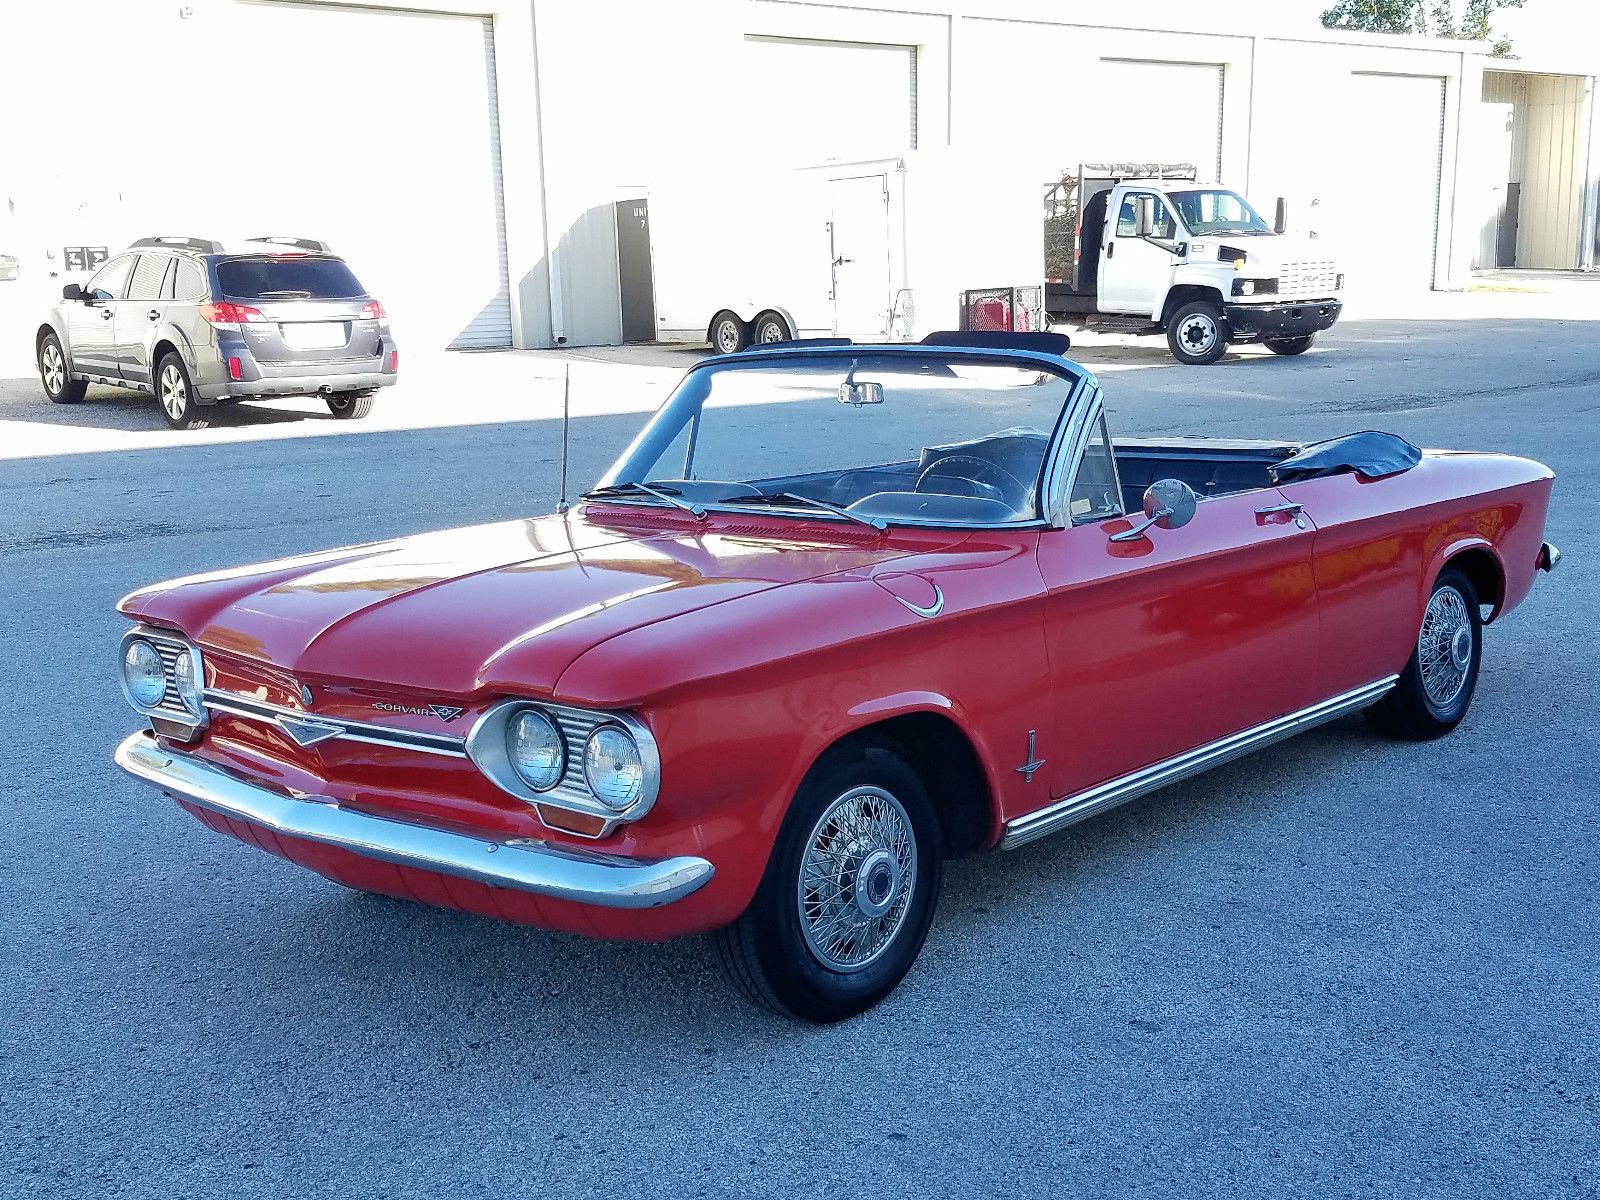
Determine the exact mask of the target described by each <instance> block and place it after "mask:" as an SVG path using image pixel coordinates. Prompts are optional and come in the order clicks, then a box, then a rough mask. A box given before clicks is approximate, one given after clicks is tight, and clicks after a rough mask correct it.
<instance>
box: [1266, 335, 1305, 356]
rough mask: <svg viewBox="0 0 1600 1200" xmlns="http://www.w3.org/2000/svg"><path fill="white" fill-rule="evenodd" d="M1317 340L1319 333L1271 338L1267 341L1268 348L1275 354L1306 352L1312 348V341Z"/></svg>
mask: <svg viewBox="0 0 1600 1200" xmlns="http://www.w3.org/2000/svg"><path fill="white" fill-rule="evenodd" d="M1316 340H1317V335H1316V334H1314V333H1308V334H1306V335H1305V336H1304V337H1292V338H1271V339H1269V340H1268V342H1267V349H1268V350H1271V351H1272V352H1273V353H1274V354H1304V353H1305V352H1306V351H1307V350H1309V349H1311V343H1312V342H1314V341H1316Z"/></svg>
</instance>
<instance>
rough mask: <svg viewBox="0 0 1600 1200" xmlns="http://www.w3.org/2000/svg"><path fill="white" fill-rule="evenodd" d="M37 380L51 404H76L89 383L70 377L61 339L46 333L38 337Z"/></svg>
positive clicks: (86, 390) (70, 373)
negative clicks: (42, 386)
mask: <svg viewBox="0 0 1600 1200" xmlns="http://www.w3.org/2000/svg"><path fill="white" fill-rule="evenodd" d="M38 366H39V382H40V383H42V384H43V385H44V394H45V395H46V396H47V397H48V398H49V400H50V403H52V404H78V403H80V402H81V401H82V400H83V397H84V396H85V395H86V394H87V393H88V391H89V385H88V384H87V383H85V382H84V381H83V380H81V379H74V378H72V369H71V365H70V364H69V363H68V361H67V352H66V350H65V349H63V348H62V345H61V339H59V338H58V337H56V335H55V334H53V333H47V334H45V335H44V337H42V338H40V339H39V363H38Z"/></svg>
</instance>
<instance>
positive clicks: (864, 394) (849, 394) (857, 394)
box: [839, 379, 883, 408]
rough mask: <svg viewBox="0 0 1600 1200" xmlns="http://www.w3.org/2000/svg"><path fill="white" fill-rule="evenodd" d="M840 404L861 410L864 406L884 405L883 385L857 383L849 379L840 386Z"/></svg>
mask: <svg viewBox="0 0 1600 1200" xmlns="http://www.w3.org/2000/svg"><path fill="white" fill-rule="evenodd" d="M839 403H840V404H848V405H851V406H852V407H854V408H860V407H861V406H862V405H863V404H882V403H883V384H881V383H856V382H855V381H854V380H851V379H847V380H845V381H844V382H843V383H841V384H840V385H839Z"/></svg>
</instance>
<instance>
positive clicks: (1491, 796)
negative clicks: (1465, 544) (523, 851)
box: [0, 283, 1600, 1200]
mask: <svg viewBox="0 0 1600 1200" xmlns="http://www.w3.org/2000/svg"><path fill="white" fill-rule="evenodd" d="M1581 293H1582V294H1579V290H1577V289H1575V290H1574V293H1573V298H1572V299H1570V300H1564V301H1563V303H1562V306H1561V309H1560V311H1561V312H1562V313H1566V314H1567V315H1566V316H1565V317H1564V318H1563V319H1559V320H1558V319H1554V316H1555V315H1558V314H1552V313H1551V312H1549V311H1546V310H1543V309H1540V308H1538V307H1537V306H1535V305H1533V304H1526V305H1522V304H1519V303H1517V302H1515V301H1514V300H1513V301H1507V302H1505V303H1500V302H1499V301H1498V300H1494V299H1493V298H1474V297H1465V298H1460V305H1461V308H1460V311H1458V312H1454V313H1451V314H1446V315H1442V316H1437V317H1435V318H1431V319H1427V320H1413V321H1406V320H1369V321H1360V320H1357V321H1351V322H1349V323H1346V324H1343V325H1341V326H1339V327H1338V328H1337V329H1336V330H1335V331H1333V334H1332V335H1331V336H1327V337H1325V338H1324V339H1323V340H1322V341H1321V342H1320V343H1319V346H1318V348H1317V349H1316V350H1314V351H1313V352H1312V353H1310V354H1308V355H1306V356H1305V357H1303V358H1299V359H1280V358H1274V357H1272V356H1270V355H1267V354H1265V353H1263V352H1260V351H1257V350H1248V349H1247V350H1244V351H1242V352H1241V353H1239V354H1238V355H1235V356H1232V357H1230V359H1228V360H1227V361H1225V362H1224V363H1222V364H1220V365H1219V366H1216V367H1213V368H1208V369H1186V368H1182V367H1178V366H1175V365H1173V364H1172V363H1171V360H1170V359H1168V358H1167V357H1166V355H1165V350H1164V348H1162V347H1159V346H1158V345H1157V344H1156V343H1141V344H1137V345H1131V344H1121V343H1117V344H1107V345H1093V346H1087V347H1086V348H1085V349H1084V350H1083V353H1082V357H1083V359H1084V361H1085V362H1086V364H1087V365H1088V366H1089V367H1090V368H1091V369H1093V370H1096V371H1099V372H1100V373H1101V374H1102V377H1103V381H1104V383H1105V386H1106V391H1107V402H1108V405H1109V407H1110V410H1111V415H1112V419H1113V421H1114V422H1115V430H1116V431H1117V432H1120V433H1125V434H1139V433H1158V432H1159V433H1201V434H1206V433H1214V434H1226V435H1242V436H1262V437H1286V438H1300V439H1313V438H1317V437H1322V436H1328V435H1332V434H1336V433H1342V432H1347V431H1350V430H1354V429H1363V428H1382V429H1388V430H1392V431H1394V432H1396V433H1399V434H1402V435H1404V436H1406V437H1408V438H1411V439H1412V440H1414V441H1416V442H1418V443H1421V444H1423V445H1428V446H1449V447H1465V448H1475V449H1497V450H1505V451H1509V452H1512V453H1517V454H1526V455H1531V456H1533V457H1535V458H1538V459H1541V460H1543V461H1544V462H1546V463H1548V464H1550V465H1551V466H1552V467H1553V468H1554V469H1555V470H1556V472H1557V475H1558V481H1557V485H1556V493H1555V501H1554V505H1553V509H1552V513H1551V518H1550V525H1549V535H1548V536H1549V537H1550V538H1551V539H1552V540H1553V541H1555V542H1556V543H1558V544H1559V545H1560V546H1561V548H1562V550H1563V551H1564V552H1565V554H1566V560H1565V561H1564V562H1563V563H1562V565H1561V569H1560V570H1559V571H1557V572H1556V573H1555V574H1553V575H1551V576H1547V577H1545V576H1541V578H1540V580H1539V582H1538V583H1537V585H1536V587H1535V591H1534V594H1533V596H1532V597H1531V598H1530V600H1529V601H1528V602H1527V603H1526V605H1525V606H1524V607H1523V608H1522V609H1520V610H1518V611H1517V612H1515V613H1513V614H1511V615H1510V616H1509V617H1508V618H1506V620H1505V621H1504V622H1503V623H1501V624H1496V625H1494V626H1492V627H1491V628H1490V629H1489V631H1488V633H1487V659H1486V663H1485V667H1484V670H1483V674H1482V678H1481V680H1480V683H1479V689H1478V695H1477V699H1476V702H1475V704H1474V707H1473V709H1472V711H1471V713H1470V715H1469V716H1468V718H1467V720H1466V722H1465V723H1464V724H1463V725H1462V727H1461V728H1460V729H1459V730H1458V731H1457V732H1456V733H1455V734H1454V735H1452V736H1451V737H1449V738H1447V739H1445V740H1444V741H1441V742H1436V743H1430V744H1426V745H1401V744H1396V743H1393V742H1388V741H1384V740H1382V739H1380V738H1379V737H1377V736H1376V735H1375V734H1374V733H1373V732H1372V731H1370V730H1369V728H1368V727H1367V725H1366V724H1365V723H1364V722H1363V721H1362V720H1361V719H1359V718H1354V719H1348V720H1344V721H1340V722H1338V723H1336V724H1334V725H1331V726H1328V727H1326V728H1324V729H1321V730H1319V731H1316V732H1313V733H1311V734H1308V735H1305V736H1302V737H1300V738H1298V739H1296V740H1294V741H1292V742H1289V743H1286V744H1284V745H1282V746H1279V747H1276V748H1274V749H1271V750H1268V751H1266V752H1264V753H1261V754H1258V755H1256V756H1255V757H1253V758H1249V759H1246V760H1244V761H1241V762H1237V763H1234V764H1232V765H1229V766H1227V767H1224V768H1222V769H1219V770H1217V771H1214V772H1212V773H1211V774H1209V775H1206V776H1203V777H1201V778H1199V779H1196V780H1192V781H1189V782H1186V783H1183V784H1180V785H1177V786H1175V787H1172V788H1170V789H1168V790H1166V791H1164V792H1161V793H1158V794H1157V795H1155V796H1152V797H1150V798H1147V799H1145V800H1142V801H1140V802H1137V803H1135V804H1132V805H1130V806H1128V807H1126V808H1124V809H1121V810H1118V811H1116V812H1113V813H1111V814H1108V815H1105V816H1102V817H1100V818H1097V819H1096V820H1094V821H1092V822H1089V823H1087V824H1085V825H1082V826H1078V827H1076V828H1074V829H1073V830H1070V831H1068V832H1067V833H1065V834H1062V835H1059V836H1057V837H1056V838H1054V839H1051V840H1047V841H1045V842H1041V843H1038V844H1035V845H1032V846H1029V847H1026V848H1024V849H1022V850H1019V851H1016V852H1013V853H1008V854H1004V855H991V856H987V857H982V858H978V859H973V860H968V861H964V862H960V863H956V864H954V865H953V867H952V869H951V870H950V871H949V872H948V874H947V882H946V890H945V895H944V899H943V902H942V904H941V908H940V912H939V915H938V917H937V919H936V921H935V925H934V929H933V933H932V935H931V937H930V940H929V943H928V946H927V949H926V950H925V951H924V954H923V957H922V959H921V960H920V962H919V964H918V965H917V966H916V968H915V969H914V970H913V972H912V974H911V975H910V977H909V978H908V979H907V981H906V982H905V984H904V985H903V986H902V987H901V988H900V989H899V990H898V991H897V992H895V993H894V994H893V995H892V996H891V997H890V999H889V1000H888V1001H887V1002H885V1003H884V1004H883V1005H882V1006H880V1007H879V1008H878V1009H876V1010H874V1011H872V1012H871V1013H869V1014H867V1015H866V1016H864V1017H862V1018H859V1019H857V1020H854V1021H851V1022H847V1023H845V1024H843V1025H840V1026H835V1027H830V1028H810V1027H804V1026H799V1025H794V1024H789V1023H786V1022H783V1021H780V1020H778V1019H776V1018H773V1017H770V1016H768V1015H766V1014H764V1013H761V1012H758V1011H755V1010H754V1009H752V1008H750V1007H747V1006H746V1005H744V1004H742V1003H740V1002H739V1001H738V1000H737V999H736V998H735V996H734V995H733V993H732V992H731V991H730V989H728V987H727V986H726V985H725V984H724V983H723V982H722V981H721V979H720V978H719V977H718V976H717V974H716V972H715V970H714V965H713V962H712V958H711V955H710V953H709V952H708V949H707V947H706V946H705V945H704V944H703V943H702V942H701V941H698V940H691V941H684V942H681V943H674V944H668V945H664V946H628V945H611V944H600V943H594V942H588V941H583V940H579V939H576V938H569V937H564V936H558V935H553V934H547V933H542V932H539V931H536V930H530V929H521V928H516V927H513V926H510V925H504V924H498V923H495V922H491V921H487V920H482V919H478V918H475V917H469V916H464V915H460V914H456V913H450V912H442V911H436V910H432V909H428V908H423V907H420V906H417V905H412V904H406V903H402V902H399V901H388V900H382V899H377V898H373V897H367V896H362V895H357V894H354V893H351V892H347V891H344V890H342V889H340V888H339V887H337V886H335V885H333V884H331V883H328V882H326V881H324V880H322V879H320V878H318V877H316V876H313V875H310V874H308V873H306V872H303V871H301V870H299V869H297V868H294V867H292V866H289V865H288V864H286V863H283V862H280V861H278V860H276V859H272V858H269V857H268V856H266V855H264V854H260V853H256V852H254V851H251V850H249V849H247V848H246V847H243V846H241V845H238V844H237V843H234V842H232V841H228V840H225V839H222V838H219V837H216V836H214V835H212V834H210V833H208V832H207V831H206V830H204V829H203V828H201V827H200V825H199V824H197V823H196V822H194V821H193V820H192V819H190V818H189V817H187V816H185V815H184V814H183V813H181V812H180V811H179V810H178V809H177V808H176V807H175V806H174V805H172V804H171V803H170V802H167V801H165V800H163V799H161V798H160V797H158V796H156V795H155V794H154V793H152V792H151V791H149V789H147V788H145V787H143V786H140V785H137V784H135V783H134V782H132V781H131V780H127V779H125V778H123V777H122V776H121V775H120V774H119V773H118V772H117V771H116V770H115V769H114V768H113V767H112V766H111V763H110V752H111V749H112V747H113V746H114V744H115V743H116V741H117V740H118V739H119V738H120V737H121V736H122V735H123V734H124V733H126V732H127V731H128V730H129V729H131V728H133V726H134V724H135V722H136V718H135V717H134V715H133V714H132V713H131V712H130V711H129V710H128V708H127V706H126V704H125V702H124V701H123V699H122V697H121V695H120V693H119V690H118V686H117V682H116V677H115V673H114V660H115V647H116V639H117V637H118V636H119V635H120V633H121V631H122V628H123V622H122V620H121V618H119V617H117V616H116V614H115V613H114V612H113V608H112V606H113V604H114V603H115V601H116V599H117V598H118V597H119V596H120V595H122V594H123V593H124V592H126V591H128V590H130V589H132V588H134V587H135V586H138V585H140V584H142V583H146V582H149V581H152V580H156V579H161V578H166V577H169V576H173V575H178V574H183V573H189V572H194V571H200V570H205V569H210V568H216V567H222V566H226V565H230V564H236V563H242V562H248V561H252V560H257V559H263V558H268V557H273V556H278V555H285V554H292V553H296V552H300V551H307V550H312V549H316V548H320V547H325V546H331V545H336V544H340V543H347V542H355V541H368V540H372V539H375V538H382V537H389V536H392V535H397V534H403V533H408V532H413V531H421V530H425V529H433V528H439V527H445V526H450V525H455V524H466V523H471V522H478V521H486V520H491V519H496V518H502V517H510V516H515V515H524V514H530V513H537V512H542V511H547V510H548V509H549V508H550V507H551V505H552V502H553V500H554V499H555V489H556V464H557V462H558V459H559V436H558V423H557V421H556V420H555V415H556V413H557V412H558V411H559V396H560V384H559V380H560V376H561V372H562V370H563V369H564V363H565V362H566V361H571V362H572V363H573V364H574V365H573V368H572V370H573V378H574V380H575V383H578V384H579V385H580V386H577V387H575V402H574V412H575V417H574V441H573V455H572V476H573V479H574V480H575V481H577V483H578V485H579V486H582V485H583V484H586V483H587V482H588V481H590V480H592V479H593V478H594V477H595V476H596V475H597V474H598V473H599V471H600V469H601V468H602V467H603V466H604V464H605V463H606V462H607V461H608V460H609V459H610V457H611V456H612V455H613V454H614V453H615V452H616V451H617V450H618V449H620V448H621V446H622V445H623V444H625V442H626V441H627V439H628V438H629V437H630V436H631V434H632V433H633V431H634V430H635V429H636V428H637V425H638V423H639V420H640V417H639V415H638V414H639V412H640V411H642V410H644V409H647V408H649V407H652V406H653V405H654V403H656V402H657V401H658V400H659V399H660V396H661V395H662V389H663V388H664V386H665V385H666V384H667V383H668V382H669V381H670V379H671V378H672V377H673V376H674V375H675V373H676V372H677V370H679V369H681V362H682V358H681V357H680V358H678V359H674V358H672V357H671V356H672V355H674V354H676V355H680V356H681V355H683V354H684V353H685V352H683V351H662V352H654V353H650V352H644V351H637V352H609V353H608V352H580V353H574V354H571V355H565V356H539V355H502V356H469V357H455V358H452V359H450V360H440V361H439V362H437V363H434V364H430V365H429V366H428V367H427V369H426V370H424V371H422V372H420V373H419V374H418V375H416V376H414V377H413V378H411V379H410V380H408V382H407V383H406V384H405V385H403V386H402V387H400V388H396V389H395V390H394V394H393V395H392V396H386V397H384V398H383V400H382V401H381V402H380V407H379V416H378V417H377V418H375V419H374V422H373V423H371V424H369V425H367V426H364V427H356V428H351V427H348V426H346V425H344V423H339V425H338V427H337V429H334V428H332V427H333V426H334V424H335V423H334V422H332V421H329V420H325V419H321V418H319V417H318V415H317V414H318V413H319V411H322V410H321V409H320V406H319V405H316V404H312V403H304V404H299V403H290V402H284V403H280V404H274V405H271V406H267V407H264V408H260V409H251V408H237V409H233V410H231V411H230V412H229V413H228V414H227V418H226V420H225V421H224V422H222V423H221V424H220V427H219V428H216V429H212V430H207V431H205V432H204V433H202V434H199V435H180V434H171V433H169V432H167V431H164V430H163V429H162V427H161V426H160V424H159V414H158V413H157V411H156V409H155V408H154V405H153V404H152V403H151V402H149V401H135V400H134V399H132V398H131V397H127V396H121V395H119V394H118V393H115V392H109V391H105V390H103V389H95V390H94V391H93V392H92V393H91V395H92V396H93V397H94V400H93V401H92V402H91V403H90V404H87V405H85V406H83V407H81V408H79V409H75V410H51V409H50V407H49V406H48V405H45V404H44V402H43V400H42V398H41V397H40V396H39V394H38V391H37V383H36V382H35V381H33V380H29V379H25V378H21V377H20V375H19V377H18V378H16V379H13V380H9V381H7V382H4V383H0V506H3V509H0V511H3V512H4V513H5V517H6V519H5V523H4V525H3V526H0V629H3V631H4V635H5V636H4V641H3V644H4V645H5V647H6V650H7V656H8V662H7V666H6V670H5V672H4V678H5V679H6V681H7V683H8V685H9V700H10V703H9V713H10V737H9V740H8V744H7V749H6V752H5V755H4V762H5V768H6V769H5V771H4V772H3V774H0V828H3V829H4V831H5V833H4V837H3V838H0V897H3V898H4V905H3V908H0V1014H3V1016H0V1196H4V1197H33V1196H48V1197H68V1196H85V1197H111V1196H116V1197H161V1198H163V1200H167V1198H175V1197H184V1198H189V1197H213V1196H215V1197H275V1198H286V1197H318V1198H322V1197H331V1196H338V1197H346V1196H348V1197H359V1196H388V1197H410V1196H439V1197H445V1196H448V1197H477V1196H483V1197H510V1196H520V1195H527V1196H541V1197H564V1196H573V1197H577V1196H595V1195H604V1196H616V1197H633V1196H640V1197H644V1196H650V1197H659V1196H664V1195H677V1196H717V1197H722V1196H726V1197H741V1198H742V1197H769V1196H770V1197H799V1196H805V1197H835V1196H837V1197H849V1196H875V1197H899V1196H907V1197H910V1196H919V1197H920V1196H975V1197H982V1196H996V1197H1000V1196H1005V1197H1018V1196H1059V1195H1071V1194H1082V1195H1113V1194H1116V1195H1137V1196H1185V1197H1194V1196H1230V1197H1231V1196H1242V1195H1252V1196H1254V1195H1259V1196H1274V1197H1283V1196H1299V1195H1305V1196H1407V1197H1422V1196H1441V1197H1442V1196H1463V1195H1486V1196H1533V1195H1539V1196H1559V1195H1570V1196H1593V1195H1596V1194H1597V1184H1596V1179H1597V1178H1600V1175H1597V1171H1600V1135H1597V1128H1600V973H1597V971H1596V962H1597V950H1600V851H1597V850H1596V845H1595V841H1594V838H1593V837H1592V831H1593V828H1594V824H1595V796H1596V788H1595V784H1594V770H1595V764H1596V760H1597V758H1600V754H1597V750H1600V739H1597V736H1596V730H1595V719H1596V706H1597V699H1600V695H1597V693H1600V685H1597V678H1600V672H1597V667H1600V648H1597V647H1600V642H1597V639H1596V637H1595V634H1594V619H1593V613H1594V612H1595V611H1596V607H1597V601H1600V588H1597V584H1596V580H1597V574H1596V568H1595V562H1596V560H1597V558H1600V538H1597V537H1596V535H1595V532H1594V528H1593V520H1592V518H1593V514H1594V511H1595V503H1594V500H1593V496H1594V495H1595V493H1596V491H1597V490H1600V469H1597V468H1600V416H1597V414H1600V283H1597V284H1595V285H1594V286H1591V287H1588V288H1586V289H1582V290H1581ZM1590 294H1593V296H1594V299H1593V300H1592V301H1591V300H1590V299H1589V298H1588V297H1589V295H1590ZM1491 301H1493V302H1492V303H1491ZM386 410H387V411H386ZM323 427H329V428H328V429H324V428H323ZM329 432H331V433H333V434H334V436H324V434H325V433H329ZM914 438H915V431H914V430H908V440H914ZM979 652H981V649H980V651H979ZM1283 669H1284V670H1294V669H1296V664H1295V663H1293V662H1286V663H1284V664H1283ZM1185 703H1195V704H1203V703H1205V697H1204V696H1190V697H1184V696H1153V697H1152V698H1151V719H1152V720H1160V719H1161V712H1162V709H1163V707H1164V706H1166V705H1172V704H1185ZM1086 736H1092V732H1091V731H1090V730H1086Z"/></svg>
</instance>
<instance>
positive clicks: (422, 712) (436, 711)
mask: <svg viewBox="0 0 1600 1200" xmlns="http://www.w3.org/2000/svg"><path fill="white" fill-rule="evenodd" d="M372 707H373V708H375V709H377V710H378V711H379V712H387V713H405V714H406V715H407V716H411V717H438V718H439V720H441V721H454V720H455V719H456V718H457V717H459V716H460V715H461V714H462V713H464V712H466V711H467V710H466V709H464V708H455V707H452V706H451V705H448V704H429V705H427V706H425V707H424V706H422V705H417V704H392V703H390V702H389V701H387V700H379V701H378V702H377V703H376V704H374V705H373V706H372Z"/></svg>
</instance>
